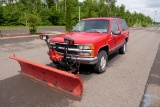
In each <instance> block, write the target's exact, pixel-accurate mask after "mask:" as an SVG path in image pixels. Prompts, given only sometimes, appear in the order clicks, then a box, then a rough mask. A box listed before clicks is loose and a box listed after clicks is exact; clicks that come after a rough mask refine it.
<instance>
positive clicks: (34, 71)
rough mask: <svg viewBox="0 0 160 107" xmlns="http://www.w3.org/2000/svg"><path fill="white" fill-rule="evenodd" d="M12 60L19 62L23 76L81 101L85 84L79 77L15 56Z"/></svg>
mask: <svg viewBox="0 0 160 107" xmlns="http://www.w3.org/2000/svg"><path fill="white" fill-rule="evenodd" d="M10 58H11V59H15V60H17V61H18V62H19V64H20V66H21V73H22V74H24V75H27V76H29V77H31V78H33V79H36V80H39V81H42V82H43V83H45V84H47V85H48V86H50V87H52V89H53V90H55V91H58V92H60V93H62V94H63V93H64V94H66V95H71V96H74V98H78V99H81V97H82V93H83V83H82V80H81V79H80V78H79V76H77V75H74V74H71V73H68V72H65V71H62V70H58V69H55V68H51V67H49V66H45V65H42V64H38V63H35V62H31V61H28V60H24V59H22V58H18V57H15V56H10Z"/></svg>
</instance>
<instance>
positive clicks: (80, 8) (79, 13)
mask: <svg viewBox="0 0 160 107" xmlns="http://www.w3.org/2000/svg"><path fill="white" fill-rule="evenodd" d="M80 20H81V7H80V6H79V21H80Z"/></svg>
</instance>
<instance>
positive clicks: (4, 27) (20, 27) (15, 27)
mask: <svg viewBox="0 0 160 107" xmlns="http://www.w3.org/2000/svg"><path fill="white" fill-rule="evenodd" d="M63 27H64V26H38V28H63ZM10 29H29V27H28V26H0V30H10Z"/></svg>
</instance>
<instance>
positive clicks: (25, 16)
mask: <svg viewBox="0 0 160 107" xmlns="http://www.w3.org/2000/svg"><path fill="white" fill-rule="evenodd" d="M24 17H25V20H26V26H27V15H26V13H24Z"/></svg>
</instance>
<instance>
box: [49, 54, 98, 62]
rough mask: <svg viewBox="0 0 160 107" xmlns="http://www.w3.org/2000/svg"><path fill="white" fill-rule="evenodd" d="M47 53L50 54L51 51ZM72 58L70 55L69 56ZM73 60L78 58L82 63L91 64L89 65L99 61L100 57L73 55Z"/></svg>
mask: <svg viewBox="0 0 160 107" xmlns="http://www.w3.org/2000/svg"><path fill="white" fill-rule="evenodd" d="M47 54H48V55H49V52H47ZM67 58H70V57H67ZM71 59H72V60H77V61H80V63H81V64H89V65H94V64H96V63H97V62H98V58H97V57H93V58H92V57H90V58H79V57H74V56H72V57H71Z"/></svg>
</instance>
